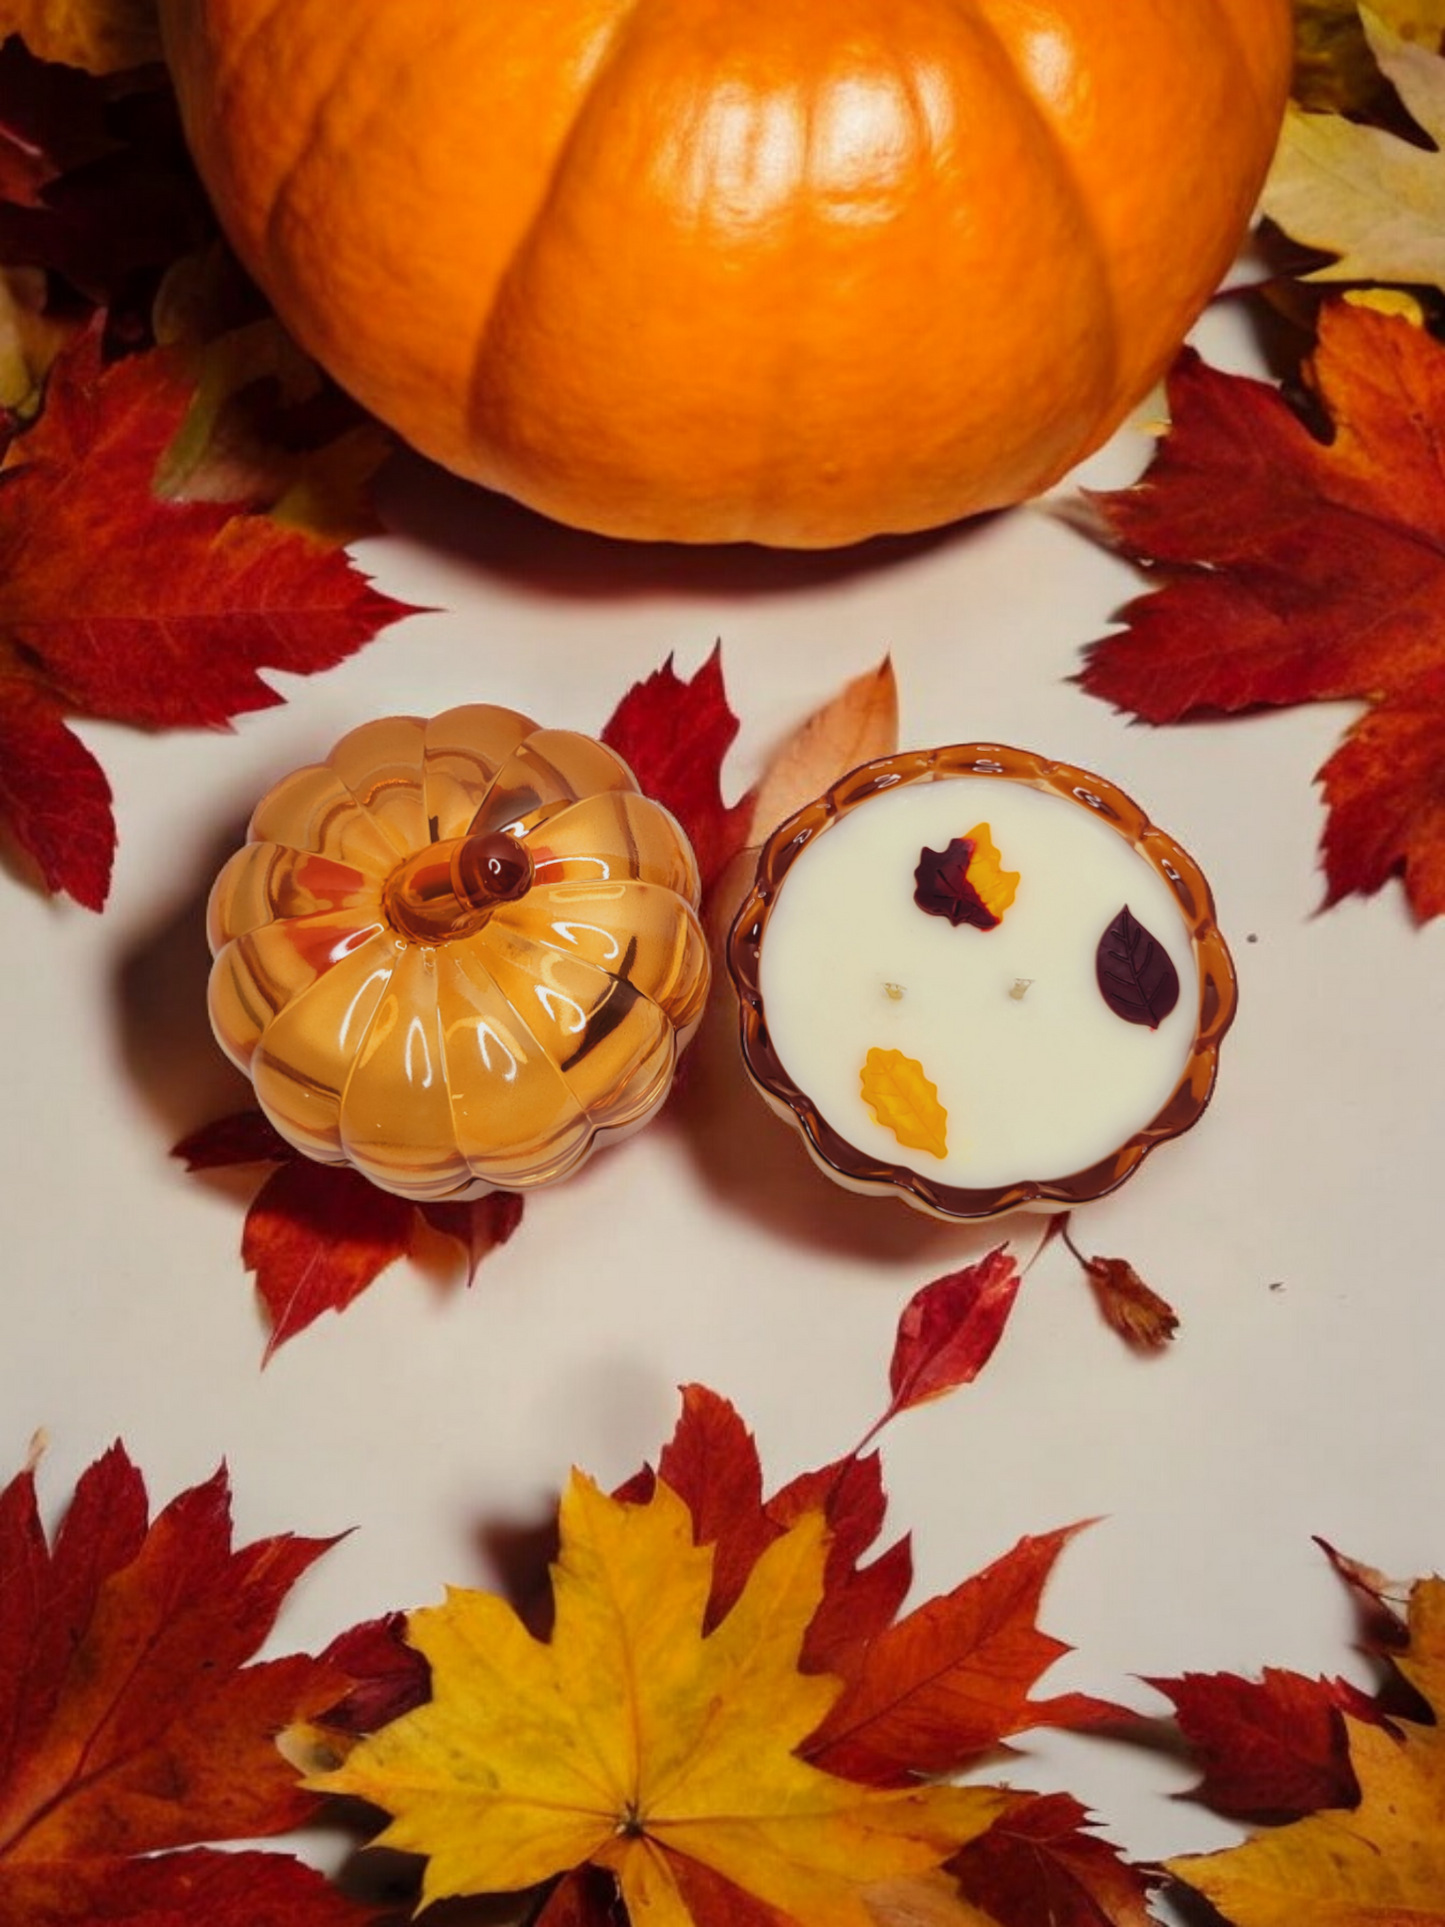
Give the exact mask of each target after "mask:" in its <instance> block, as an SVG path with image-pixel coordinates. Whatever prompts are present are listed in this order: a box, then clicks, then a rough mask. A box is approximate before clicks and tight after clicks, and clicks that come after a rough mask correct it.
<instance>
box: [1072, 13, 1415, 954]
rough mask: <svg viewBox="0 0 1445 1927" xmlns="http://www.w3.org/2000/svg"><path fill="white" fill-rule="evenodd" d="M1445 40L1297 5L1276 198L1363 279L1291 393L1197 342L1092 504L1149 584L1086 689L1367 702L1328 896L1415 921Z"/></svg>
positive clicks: (1334, 310) (1161, 718) (1346, 773)
mask: <svg viewBox="0 0 1445 1927" xmlns="http://www.w3.org/2000/svg"><path fill="white" fill-rule="evenodd" d="M1442 36H1445V10H1442V8H1441V6H1440V5H1439V0H1381V4H1380V5H1379V6H1378V7H1377V8H1376V9H1375V10H1373V11H1371V10H1370V9H1368V8H1365V7H1360V8H1358V9H1356V8H1355V7H1354V6H1353V5H1352V4H1349V3H1348V0H1308V4H1306V5H1304V6H1303V7H1302V9H1301V14H1300V48H1301V62H1300V68H1299V75H1298V78H1297V83H1296V92H1297V94H1298V95H1301V96H1302V97H1303V98H1304V99H1306V100H1308V101H1309V102H1310V103H1311V106H1310V109H1309V110H1307V109H1306V108H1305V107H1302V106H1297V107H1296V108H1295V109H1294V110H1293V112H1292V115H1291V119H1290V123H1289V128H1288V130H1287V132H1286V136H1285V139H1284V141H1283V144H1282V146H1281V150H1280V156H1279V159H1278V161H1277V164H1276V168H1275V171H1274V174H1273V176H1272V179H1271V183H1270V187H1269V190H1268V192H1267V194H1266V197H1265V207H1266V210H1267V212H1268V213H1269V214H1270V215H1271V216H1272V217H1273V218H1274V220H1275V221H1276V222H1277V223H1278V224H1279V225H1280V226H1281V227H1282V228H1283V229H1284V230H1285V231H1286V232H1287V233H1288V234H1289V235H1290V237H1291V238H1292V239H1294V240H1296V241H1298V242H1301V243H1304V244H1307V245H1308V246H1309V247H1310V248H1311V249H1314V250H1318V251H1321V252H1323V253H1325V254H1328V255H1329V256H1330V257H1332V258H1331V259H1329V260H1328V261H1325V262H1324V263H1323V264H1322V265H1320V266H1317V267H1315V268H1314V269H1313V270H1311V272H1310V277H1309V278H1310V280H1311V281H1313V282H1317V281H1322V280H1328V281H1347V282H1354V283H1363V284H1368V285H1363V286H1358V287H1355V288H1354V289H1352V290H1351V292H1350V293H1349V294H1347V295H1345V296H1336V297H1334V298H1332V299H1330V300H1329V301H1327V302H1326V303H1325V304H1324V305H1323V307H1321V308H1320V309H1319V311H1318V317H1317V324H1316V339H1315V342H1314V344H1313V347H1312V350H1311V352H1310V353H1309V354H1308V355H1307V356H1306V358H1305V361H1304V364H1303V367H1302V369H1301V379H1300V382H1299V384H1298V385H1297V386H1295V387H1291V388H1290V389H1288V390H1281V389H1280V388H1277V387H1275V386H1274V385H1272V384H1270V383H1266V382H1260V381H1250V380H1244V379H1241V378H1238V377H1235V376H1231V375H1227V374H1223V373H1220V372H1218V371H1216V370H1214V369H1211V368H1209V367H1207V366H1206V365H1205V364H1204V363H1203V362H1202V361H1201V360H1200V359H1199V357H1198V356H1197V355H1196V354H1194V353H1193V352H1192V351H1186V352H1185V354H1184V355H1182V356H1181V358H1180V360H1179V362H1178V364H1177V366H1176V368H1175V370H1174V373H1173V375H1172V377H1171V380H1170V383H1169V409H1170V416H1171V421H1172V426H1171V428H1170V430H1169V432H1168V434H1167V435H1166V436H1165V437H1164V439H1163V441H1162V442H1161V444H1160V447H1159V450H1158V452H1157V454H1156V456H1155V458H1154V461H1153V463H1152V465H1151V466H1150V468H1149V470H1148V472H1147V474H1146V475H1145V477H1144V479H1143V480H1142V482H1140V483H1139V484H1138V485H1137V486H1136V487H1134V488H1130V489H1122V490H1117V491H1114V492H1112V493H1109V494H1105V495H1102V496H1099V497H1096V498H1095V509H1096V511H1097V514H1098V516H1099V518H1100V521H1101V523H1102V527H1103V531H1104V533H1105V535H1106V538H1107V539H1108V540H1109V541H1110V542H1111V543H1112V544H1113V545H1114V546H1115V547H1116V548H1118V549H1119V550H1120V551H1121V552H1122V553H1124V554H1125V555H1127V556H1128V557H1130V558H1131V559H1132V560H1133V561H1135V562H1137V563H1139V564H1141V565H1142V566H1144V567H1145V568H1147V569H1148V571H1149V572H1150V575H1151V577H1152V578H1153V580H1154V582H1155V584H1156V585H1158V586H1157V587H1156V588H1155V589H1154V591H1153V592H1152V593H1150V594H1147V595H1144V596H1141V597H1140V598H1139V599H1138V600H1136V601H1135V602H1133V603H1131V604H1130V605H1129V607H1128V608H1127V609H1125V610H1124V612H1123V622H1124V625H1125V626H1124V627H1123V629H1122V630H1121V631H1119V632H1118V633H1117V634H1114V635H1111V636H1107V637H1105V638H1104V639H1103V640H1102V641H1100V642H1097V643H1095V644H1094V645H1093V647H1092V648H1091V650H1090V651H1089V655H1088V660H1087V663H1086V665H1085V668H1084V670H1083V672H1082V674H1081V676H1080V678H1079V680H1080V682H1081V683H1082V684H1083V686H1084V687H1085V688H1086V689H1087V690H1089V691H1090V692H1091V693H1092V694H1094V695H1097V696H1101V697H1103V698H1104V699H1105V700H1107V701H1109V702H1111V703H1113V704H1115V705H1116V706H1117V707H1118V708H1120V709H1123V710H1127V711H1129V712H1130V713H1131V714H1133V715H1135V716H1138V717H1140V718H1142V719H1143V720H1144V721H1147V722H1151V723H1173V722H1179V721H1182V720H1186V719H1193V718H1198V717H1208V716H1212V715H1221V714H1225V715H1227V714H1234V713H1237V712H1240V711H1248V710H1254V709H1258V708H1261V707H1269V706H1283V705H1291V704H1296V703H1305V702H1331V701H1339V700H1341V699H1345V700H1353V701H1356V702H1358V703H1361V704H1363V705H1365V706H1366V707H1365V709H1364V713H1363V714H1362V715H1361V716H1360V717H1359V719H1358V720H1357V721H1356V722H1355V723H1354V724H1353V726H1352V727H1351V728H1350V729H1349V731H1348V733H1347V735H1346V737H1345V740H1344V742H1343V743H1342V744H1341V746H1340V748H1339V749H1338V750H1337V751H1336V752H1335V754H1334V755H1333V756H1332V757H1331V758H1330V760H1329V761H1328V762H1327V763H1326V764H1325V766H1324V768H1323V769H1322V770H1321V771H1320V772H1319V778H1318V780H1319V781H1320V783H1321V784H1322V786H1323V790H1324V800H1325V803H1326V806H1327V810H1328V818H1327V822H1326V827H1325V833H1324V839H1323V862H1324V870H1325V878H1326V902H1327V903H1335V902H1338V901H1339V899H1340V898H1342V897H1344V896H1347V895H1350V894H1352V893H1359V894H1363V895H1368V894H1371V893H1373V892H1375V891H1378V890H1379V889H1380V888H1381V887H1382V886H1383V885H1384V884H1385V883H1386V882H1387V880H1388V879H1389V878H1391V877H1392V876H1395V875H1399V874H1403V878H1404V885H1405V890H1406V892H1407V895H1408V899H1409V902H1410V905H1411V907H1412V909H1413V911H1414V913H1415V915H1416V917H1417V918H1419V919H1420V920H1422V921H1423V920H1425V919H1428V918H1431V917H1435V916H1438V915H1439V914H1440V913H1441V911H1442V910H1445V779H1442V775H1441V772H1442V770H1445V626H1442V622H1441V618H1440V609H1441V606H1442V596H1441V590H1442V584H1445V464H1442V460H1441V454H1440V450H1441V447H1442V445H1445V347H1442V345H1441V343H1440V342H1439V341H1438V340H1437V339H1436V334H1435V332H1433V331H1432V328H1431V327H1430V326H1427V325H1425V323H1426V322H1427V321H1429V320H1430V318H1431V317H1432V316H1436V317H1438V315H1439V312H1440V310H1439V302H1438V296H1436V295H1435V294H1433V293H1432V292H1431V290H1433V289H1442V288H1445V252H1442V242H1441V237H1442V235H1445V160H1442V157H1441V154H1440V152H1439V147H1440V137H1441V136H1442V134H1445V54H1442V52H1441V42H1442ZM1380 284H1383V285H1380ZM1296 308H1297V304H1296ZM1381 310H1384V312H1382V311H1381Z"/></svg>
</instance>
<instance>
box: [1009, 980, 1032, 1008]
mask: <svg viewBox="0 0 1445 1927" xmlns="http://www.w3.org/2000/svg"><path fill="white" fill-rule="evenodd" d="M1032 982H1033V978H1032V977H1015V978H1014V980H1013V988H1012V989H1011V990H1010V991H1009V996H1010V997H1012V998H1013V1000H1014V1002H1015V1003H1016V1004H1021V1003H1022V1002H1023V1000H1024V998H1025V996H1026V995H1027V994H1028V988H1029V985H1030V984H1031V983H1032Z"/></svg>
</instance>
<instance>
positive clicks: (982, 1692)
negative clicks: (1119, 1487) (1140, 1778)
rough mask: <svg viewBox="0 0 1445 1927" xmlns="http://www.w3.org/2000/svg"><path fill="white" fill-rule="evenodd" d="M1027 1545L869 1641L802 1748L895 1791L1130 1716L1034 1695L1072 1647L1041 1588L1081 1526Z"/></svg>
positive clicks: (1096, 1703)
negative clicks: (1055, 1634) (914, 1780)
mask: <svg viewBox="0 0 1445 1927" xmlns="http://www.w3.org/2000/svg"><path fill="white" fill-rule="evenodd" d="M1078 1530H1079V1528H1078V1527H1077V1526H1068V1527H1065V1528H1063V1529H1062V1530H1061V1531H1057V1532H1048V1533H1043V1534H1041V1535H1039V1536H1037V1537H1030V1538H1024V1539H1021V1540H1020V1541H1019V1542H1018V1544H1017V1545H1016V1546H1015V1547H1014V1548H1013V1549H1012V1551H1010V1552H1007V1553H1005V1554H1004V1555H1003V1557H1002V1558H1001V1559H996V1560H995V1561H994V1563H993V1564H992V1565H991V1566H988V1567H986V1568H985V1569H984V1571H982V1572H981V1573H978V1574H976V1575H975V1576H974V1577H973V1578H971V1579H966V1580H965V1581H964V1582H963V1584H962V1585H961V1586H955V1587H954V1589H953V1591H952V1592H948V1593H944V1594H942V1595H940V1597H938V1598H936V1599H930V1600H928V1601H926V1602H925V1603H924V1604H923V1605H922V1606H919V1607H917V1608H916V1609H915V1610H914V1611H913V1612H911V1613H909V1614H908V1616H907V1617H906V1618H904V1619H901V1620H899V1621H898V1622H897V1624H896V1625H893V1626H890V1627H888V1628H887V1629H886V1630H885V1631H884V1632H882V1633H881V1634H880V1635H879V1636H878V1637H877V1638H876V1639H874V1640H873V1641H871V1642H870V1644H869V1645H868V1647H867V1649H866V1651H865V1652H864V1654H863V1656H862V1658H861V1661H860V1663H859V1665H858V1667H857V1670H856V1671H855V1672H854V1673H852V1674H851V1675H849V1676H848V1678H847V1682H846V1685H845V1688H844V1691H843V1692H842V1693H841V1694H840V1695H839V1697H838V1699H837V1700H835V1701H834V1703H833V1706H832V1708H831V1709H830V1711H829V1713H828V1716H827V1718H826V1719H825V1720H824V1722H823V1724H822V1725H821V1726H820V1727H819V1729H818V1731H817V1732H816V1733H815V1734H814V1735H813V1737H812V1739H811V1740H809V1742H808V1744H807V1746H806V1747H805V1748H804V1749H803V1752H804V1753H805V1755H806V1757H807V1758H808V1759H810V1760H812V1761H813V1763H814V1764H815V1765H816V1766H821V1767H823V1768H825V1769H826V1770H827V1771H828V1772H829V1773H838V1774H841V1775H843V1777H844V1778H846V1779H850V1780H866V1781H868V1782H870V1783H872V1784H876V1785H889V1784H893V1783H897V1782H899V1781H901V1780H905V1779H907V1778H909V1777H911V1776H912V1775H914V1774H919V1773H930V1774H933V1773H948V1772H952V1771H954V1770H955V1769H956V1768H958V1767H961V1766H963V1765H964V1764H965V1763H967V1762H968V1761H969V1760H971V1759H974V1758H976V1757H977V1756H978V1755H979V1754H980V1753H984V1752H987V1751H988V1750H989V1749H990V1748H991V1747H994V1746H996V1745H998V1743H999V1742H1000V1741H1001V1740H1004V1739H1007V1738H1008V1737H1009V1736H1010V1735H1011V1734H1014V1733H1021V1732H1024V1731H1025V1730H1026V1729H1027V1728H1029V1727H1031V1726H1069V1727H1076V1726H1097V1725H1103V1724H1114V1723H1116V1722H1119V1721H1123V1720H1127V1719H1129V1718H1130V1717H1131V1716H1130V1715H1129V1714H1127V1713H1126V1712H1125V1711H1124V1710H1123V1709H1122V1708H1121V1707H1118V1706H1115V1705H1111V1704H1110V1703H1109V1702H1107V1701H1104V1700H1097V1699H1094V1698H1092V1697H1091V1696H1090V1695H1088V1694H1084V1693H1066V1694H1062V1695H1060V1696H1059V1697H1057V1698H1055V1699H1051V1700H1031V1699H1030V1698H1029V1693H1030V1691H1031V1689H1032V1688H1033V1686H1034V1684H1035V1683H1036V1681H1037V1680H1038V1679H1039V1677H1040V1675H1041V1674H1042V1673H1043V1672H1044V1671H1045V1670H1046V1669H1047V1668H1048V1667H1049V1666H1051V1665H1052V1664H1053V1662H1054V1661H1055V1660H1056V1659H1058V1658H1060V1657H1061V1656H1062V1655H1063V1654H1064V1653H1066V1652H1068V1650H1069V1648H1068V1647H1067V1646H1066V1645H1065V1644H1064V1643H1063V1642H1062V1641H1061V1640H1057V1639H1054V1638H1052V1637H1051V1636H1050V1635H1049V1634H1047V1633H1044V1632H1042V1631H1040V1629H1039V1627H1038V1626H1037V1624H1036V1623H1035V1622H1036V1619H1037V1614H1038V1609H1039V1605H1040V1602H1041V1600H1042V1596H1043V1589H1044V1585H1045V1583H1046V1581H1047V1579H1048V1577H1049V1574H1050V1573H1051V1572H1052V1570H1053V1567H1054V1563H1055V1561H1056V1560H1057V1559H1058V1556H1059V1554H1060V1553H1061V1552H1062V1551H1063V1549H1064V1547H1065V1545H1066V1544H1067V1543H1068V1541H1069V1540H1070V1539H1071V1538H1072V1537H1073V1535H1074V1533H1075V1532H1076V1531H1078Z"/></svg>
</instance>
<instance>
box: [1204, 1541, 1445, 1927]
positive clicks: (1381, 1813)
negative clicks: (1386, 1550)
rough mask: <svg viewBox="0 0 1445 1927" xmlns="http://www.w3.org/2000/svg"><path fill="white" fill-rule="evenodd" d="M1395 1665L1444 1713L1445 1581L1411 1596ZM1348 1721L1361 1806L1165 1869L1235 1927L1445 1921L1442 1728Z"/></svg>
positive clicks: (1390, 1926) (1428, 1583)
mask: <svg viewBox="0 0 1445 1927" xmlns="http://www.w3.org/2000/svg"><path fill="white" fill-rule="evenodd" d="M1395 1664H1396V1665H1397V1666H1398V1667H1399V1669H1400V1671H1401V1672H1402V1673H1403V1674H1404V1675H1405V1677H1406V1678H1407V1679H1409V1680H1410V1682H1411V1683H1412V1684H1413V1685H1414V1686H1415V1687H1416V1688H1417V1689H1418V1690H1419V1691H1420V1692H1421V1693H1422V1694H1423V1695H1424V1696H1425V1698H1426V1699H1427V1700H1428V1701H1429V1702H1430V1704H1431V1706H1432V1707H1433V1708H1434V1710H1435V1711H1436V1713H1437V1714H1445V1581H1442V1580H1440V1579H1426V1580H1421V1581H1420V1583H1419V1584H1418V1585H1417V1586H1416V1587H1415V1588H1414V1590H1413V1592H1412V1593H1411V1595H1410V1647H1409V1651H1408V1652H1406V1653H1403V1654H1400V1655H1397V1656H1396V1657H1395ZM1395 1724H1396V1727H1397V1728H1398V1732H1399V1737H1398V1738H1396V1737H1395V1735H1394V1734H1393V1733H1392V1732H1391V1731H1390V1730H1389V1729H1388V1728H1386V1727H1382V1726H1375V1725H1371V1724H1369V1723H1368V1722H1365V1721H1360V1720H1355V1719H1351V1718H1349V1716H1348V1715H1346V1718H1345V1727H1346V1730H1347V1732H1348V1735H1349V1746H1350V1764H1351V1765H1352V1766H1353V1768H1354V1771H1355V1778H1356V1780H1357V1781H1358V1782H1359V1787H1360V1803H1359V1805H1358V1806H1356V1807H1351V1808H1348V1809H1344V1808H1341V1809H1337V1810H1330V1811H1327V1812H1323V1813H1312V1814H1310V1815H1309V1816H1308V1817H1307V1818H1306V1819H1303V1820H1296V1821H1295V1822H1293V1824H1292V1825H1290V1826H1283V1827H1277V1828H1275V1829H1273V1830H1272V1831H1270V1832H1269V1833H1265V1834H1261V1835H1259V1836H1257V1837H1256V1838H1255V1839H1253V1840H1248V1841H1246V1842H1245V1844H1244V1845H1243V1846H1241V1847H1229V1848H1226V1849H1225V1850H1224V1851H1222V1852H1220V1853H1211V1854H1191V1855H1188V1856H1187V1857H1185V1858H1183V1859H1179V1860H1171V1861H1169V1862H1167V1863H1166V1864H1167V1866H1168V1869H1169V1872H1170V1873H1171V1874H1173V1875H1174V1877H1175V1879H1177V1880H1182V1881H1184V1882H1185V1883H1186V1884H1187V1885H1188V1886H1190V1887H1193V1888H1195V1889H1197V1891H1198V1892H1200V1893H1202V1894H1204V1895H1206V1896H1207V1897H1208V1898H1209V1899H1210V1900H1211V1901H1212V1902H1213V1903H1214V1905H1215V1906H1216V1907H1217V1908H1218V1909H1219V1911H1220V1912H1221V1913H1223V1914H1225V1915H1227V1916H1228V1918H1229V1919H1230V1920H1231V1921H1233V1922H1234V1923H1235V1927H1305V1923H1308V1927H1395V1923H1401V1924H1402V1927H1403V1923H1404V1922H1406V1921H1409V1922H1411V1923H1413V1927H1427V1923H1429V1922H1431V1921H1445V1725H1434V1726H1426V1725H1423V1724H1421V1723H1418V1722H1416V1721H1413V1720H1396V1722H1395Z"/></svg>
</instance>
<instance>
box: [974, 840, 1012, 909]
mask: <svg viewBox="0 0 1445 1927" xmlns="http://www.w3.org/2000/svg"><path fill="white" fill-rule="evenodd" d="M967 841H968V842H970V843H971V844H972V845H973V855H972V856H971V857H970V858H969V860H968V880H969V882H970V883H971V884H972V885H973V887H974V889H975V890H977V892H978V894H979V896H980V897H981V898H982V900H983V907H984V909H985V910H987V911H988V912H989V914H990V915H991V916H995V917H998V918H999V919H1000V920H1002V917H1003V913H1004V911H1005V910H1007V909H1008V907H1009V905H1010V904H1011V903H1012V902H1013V900H1014V898H1015V897H1016V896H1017V895H1018V893H1019V876H1020V874H1021V873H1020V872H1019V871H1018V870H1006V869H1005V868H1004V867H1003V859H1002V858H1001V857H1000V856H999V853H998V851H997V850H996V849H995V848H994V841H993V832H992V830H991V829H990V828H989V826H988V824H987V823H975V824H974V826H973V828H972V829H971V830H970V831H969V832H968V836H967Z"/></svg>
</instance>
